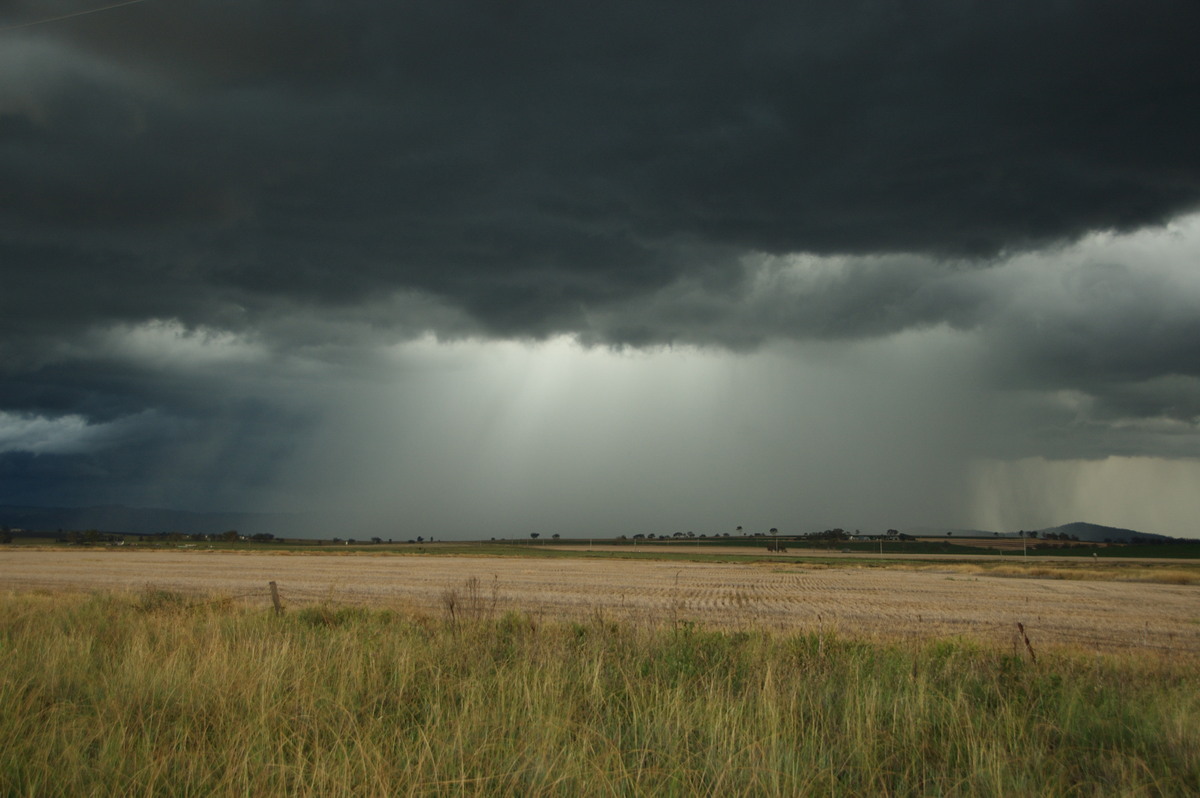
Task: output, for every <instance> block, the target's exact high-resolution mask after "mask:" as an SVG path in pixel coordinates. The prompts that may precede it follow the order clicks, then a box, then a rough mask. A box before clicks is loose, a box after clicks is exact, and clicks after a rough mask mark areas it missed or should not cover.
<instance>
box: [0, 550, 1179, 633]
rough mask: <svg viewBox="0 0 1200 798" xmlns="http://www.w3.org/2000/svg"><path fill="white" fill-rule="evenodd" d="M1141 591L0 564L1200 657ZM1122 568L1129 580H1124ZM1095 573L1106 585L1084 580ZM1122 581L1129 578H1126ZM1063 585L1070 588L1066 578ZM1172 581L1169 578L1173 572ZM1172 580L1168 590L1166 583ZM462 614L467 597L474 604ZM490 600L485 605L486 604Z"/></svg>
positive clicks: (158, 564) (936, 570) (1037, 581)
mask: <svg viewBox="0 0 1200 798" xmlns="http://www.w3.org/2000/svg"><path fill="white" fill-rule="evenodd" d="M1172 567H1175V568H1177V570H1178V571H1179V573H1178V577H1179V583H1178V584H1161V583H1148V582H1138V581H1130V580H1131V579H1136V577H1137V575H1138V574H1139V569H1142V568H1147V569H1150V570H1153V568H1154V566H1147V565H1143V564H1140V563H1119V564H1101V565H1093V564H1092V563H1086V562H1085V563H1080V564H1078V565H1076V564H1074V563H1051V564H1037V565H1031V566H1029V568H1031V569H1035V570H1037V569H1045V573H1044V577H1045V578H1032V579H1017V578H1012V577H1013V576H1028V575H1029V571H1027V570H1023V568H1024V566H1020V565H1017V564H1015V563H1013V564H1005V563H995V564H992V563H990V562H989V563H975V562H961V561H947V562H944V563H942V562H938V563H929V562H916V561H913V562H908V563H903V564H902V565H900V566H893V567H882V566H880V565H877V564H874V563H866V562H865V561H864V562H863V564H862V565H861V566H859V565H854V564H852V563H848V562H847V563H842V564H841V565H840V566H839V567H826V566H820V565H812V564H809V563H806V562H791V561H778V562H762V563H725V562H686V561H661V560H613V559H584V558H570V557H568V558H542V557H479V556H455V557H438V556H352V555H351V556H337V557H331V556H286V557H281V556H273V555H270V554H230V553H220V552H213V553H200V552H168V551H153V552H128V551H123V552H115V551H101V550H92V551H87V550H61V549H60V550H49V549H47V550H20V551H12V552H9V553H7V554H6V556H5V557H4V558H2V559H0V590H2V589H8V590H28V589H39V588H41V589H53V590H59V591H92V590H125V591H129V590H141V589H144V588H145V587H146V586H147V585H152V586H155V587H157V588H161V589H164V590H171V591H178V592H182V593H190V594H197V595H199V594H214V593H215V594H220V595H224V596H227V597H230V598H232V599H234V600H238V601H242V602H247V603H252V604H257V605H258V606H269V598H268V596H267V584H268V582H272V581H274V582H276V584H277V587H278V589H279V592H280V595H281V597H282V600H283V602H284V604H285V606H287V607H291V608H298V607H304V606H311V605H315V604H327V605H332V606H379V607H390V608H396V609H403V610H412V611H419V612H427V613H428V612H432V613H442V612H445V611H446V603H447V598H448V596H450V595H451V594H453V593H455V592H458V593H463V591H464V590H465V587H464V586H465V585H467V584H468V583H469V582H472V580H473V584H474V585H475V590H476V592H477V593H483V594H486V595H487V597H488V601H489V602H490V603H491V605H492V606H493V607H494V608H495V609H496V610H497V611H500V612H504V611H520V612H525V613H528V614H530V615H531V616H533V617H543V618H553V619H558V620H564V619H565V620H586V619H593V618H597V617H602V618H610V619H613V620H615V621H619V622H635V623H650V624H671V625H675V624H678V623H681V622H691V623H699V624H702V625H704V626H706V627H711V628H723V629H748V628H764V629H774V630H779V631H790V630H837V631H838V632H839V633H843V634H854V635H859V636H865V637H878V638H898V637H908V638H929V637H942V636H948V635H958V636H967V637H972V638H975V639H980V640H984V641H992V642H996V643H1001V644H1009V643H1011V641H1012V639H1013V635H1014V633H1015V629H1016V624H1017V623H1018V622H1020V623H1022V624H1024V625H1025V627H1026V628H1027V629H1028V630H1029V633H1030V635H1031V637H1032V639H1033V640H1034V642H1035V644H1036V645H1039V646H1050V645H1061V646H1081V647H1085V648H1088V647H1090V648H1097V649H1114V648H1122V647H1140V648H1146V647H1157V648H1159V649H1161V650H1163V651H1177V650H1178V651H1200V627H1198V625H1197V624H1196V623H1195V621H1196V618H1197V617H1198V615H1200V612H1198V610H1197V607H1198V606H1200V587H1198V586H1197V585H1196V584H1194V582H1193V578H1192V572H1191V571H1188V570H1187V569H1185V568H1178V567H1177V566H1174V564H1172ZM1122 569H1124V570H1122ZM1085 570H1094V571H1095V573H1091V574H1085V573H1084V571H1085ZM1113 574H1118V576H1113ZM1064 575H1065V576H1064ZM1160 576H1161V572H1160ZM1161 581H1162V580H1161V579H1159V582H1161ZM460 600H461V599H460ZM477 600H479V599H477Z"/></svg>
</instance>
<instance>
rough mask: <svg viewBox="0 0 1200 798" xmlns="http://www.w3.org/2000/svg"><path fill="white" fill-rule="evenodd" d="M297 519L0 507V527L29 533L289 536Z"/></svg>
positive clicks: (287, 516)
mask: <svg viewBox="0 0 1200 798" xmlns="http://www.w3.org/2000/svg"><path fill="white" fill-rule="evenodd" d="M298 519H299V516H296V515H291V514H287V513H242V512H219V513H195V512H188V511H185V510H168V509H164V508H155V507H126V506H124V505H120V504H109V505H98V506H94V507H22V506H17V505H0V526H6V527H8V528H10V529H25V530H28V531H31V532H55V531H57V530H60V529H61V530H64V531H66V530H78V531H83V530H88V529H95V530H98V531H100V532H108V533H115V534H121V533H124V534H135V535H153V534H157V533H159V532H182V533H184V534H188V535H196V534H208V535H215V534H220V533H221V532H225V531H227V530H230V529H236V530H237V531H239V532H241V533H243V534H247V535H254V534H258V533H260V532H269V533H271V534H273V535H276V536H283V535H287V534H289V530H290V529H292V528H294V527H295V526H296V525H297V521H298Z"/></svg>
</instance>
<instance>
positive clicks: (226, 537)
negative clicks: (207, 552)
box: [221, 529, 239, 543]
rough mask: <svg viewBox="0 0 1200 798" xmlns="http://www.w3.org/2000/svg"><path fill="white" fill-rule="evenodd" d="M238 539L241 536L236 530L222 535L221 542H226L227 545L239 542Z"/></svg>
mask: <svg viewBox="0 0 1200 798" xmlns="http://www.w3.org/2000/svg"><path fill="white" fill-rule="evenodd" d="M238 537H239V535H238V531H237V530H236V529H230V530H229V531H227V532H222V533H221V540H223V541H225V542H226V543H234V542H236V541H237V539H238Z"/></svg>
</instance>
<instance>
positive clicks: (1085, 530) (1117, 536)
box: [901, 521, 1175, 543]
mask: <svg viewBox="0 0 1200 798" xmlns="http://www.w3.org/2000/svg"><path fill="white" fill-rule="evenodd" d="M901 531H902V532H904V533H906V534H909V535H913V536H914V537H959V538H973V537H975V538H980V537H993V536H999V537H1002V538H1015V537H1018V536H1019V535H1020V531H1017V530H1013V531H1011V532H993V531H992V530H990V529H953V528H947V527H925V526H917V527H909V528H907V529H903V530H901ZM1028 531H1034V530H1028ZM1036 531H1037V536H1038V537H1039V538H1045V537H1046V535H1048V534H1052V535H1055V536H1060V535H1067V536H1068V537H1069V536H1072V535H1074V536H1075V537H1076V538H1078V539H1079V540H1080V541H1087V542H1089V543H1103V542H1104V541H1106V540H1110V541H1113V542H1114V543H1115V542H1119V541H1125V542H1129V541H1132V540H1133V539H1134V538H1140V539H1142V540H1174V539H1175V538H1172V537H1170V536H1168V535H1158V534H1155V533H1153V532H1138V531H1136V530H1133V529H1122V528H1120V527H1115V526H1102V525H1101V524H1089V523H1087V522H1085V521H1074V522H1072V523H1070V524H1062V525H1061V526H1051V527H1046V528H1045V529H1038V530H1036Z"/></svg>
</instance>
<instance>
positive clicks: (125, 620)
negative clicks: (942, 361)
mask: <svg viewBox="0 0 1200 798" xmlns="http://www.w3.org/2000/svg"><path fill="white" fill-rule="evenodd" d="M1039 655H1040V656H1039V660H1038V663H1037V664H1033V663H1031V662H1029V661H1028V659H1026V658H1023V657H1018V656H1015V655H1013V653H1012V652H1010V651H998V650H992V649H988V648H983V647H980V646H978V645H977V644H972V643H970V642H967V641H962V640H948V641H934V642H911V643H905V642H903V641H897V642H890V643H889V642H866V641H861V640H854V639H847V638H843V637H839V636H837V635H834V634H830V633H810V634H794V635H780V634H771V633H768V632H765V631H754V630H751V631H745V632H715V631H708V630H704V629H700V628H696V627H692V626H690V625H686V624H684V625H678V626H665V627H651V626H637V625H630V624H626V623H614V622H610V621H607V620H605V619H603V618H600V617H597V618H596V619H594V620H593V621H592V622H589V623H586V624H568V623H562V624H559V623H546V624H542V623H539V622H535V621H533V620H531V619H530V618H529V617H528V616H524V615H521V614H515V613H509V614H506V615H503V616H501V617H494V616H492V615H491V614H490V613H480V614H477V615H475V616H471V615H467V614H464V613H462V612H458V613H456V615H455V617H454V618H453V619H452V620H451V619H450V618H430V617H421V616H410V615H401V614H397V613H394V612H390V611H387V610H363V609H347V608H342V609H334V608H311V609H308V610H302V611H299V612H289V613H287V614H285V615H284V616H282V617H274V616H272V615H270V614H268V613H266V612H264V611H261V610H255V611H251V610H247V609H245V608H238V607H234V606H224V605H220V604H211V603H210V604H204V605H200V606H193V605H191V604H190V603H189V602H188V601H185V600H183V599H181V598H179V597H176V596H173V595H171V594H166V593H147V594H144V595H141V596H136V597H131V596H123V595H94V596H88V597H69V596H38V595H9V596H0V708H2V710H3V714H2V715H0V794H2V795H14V796H21V795H25V796H56V795H62V796H77V795H94V796H105V795H121V796H126V795H139V796H154V795H170V796H190V795H213V794H236V795H254V796H261V795H302V796H303V795H313V796H316V795H320V796H385V795H386V796H392V795H522V796H525V795H562V796H576V795H688V796H690V795H804V794H818V793H819V794H835V795H867V794H881V795H930V794H943V795H966V794H970V795H1006V796H1007V795H1014V794H1021V795H1065V794H1078V795H1092V794H1122V795H1138V794H1145V795H1159V794H1162V795H1171V794H1195V793H1197V792H1200V691H1198V690H1197V688H1198V687H1200V676H1198V675H1197V668H1196V665H1197V662H1196V661H1195V659H1191V660H1187V661H1175V660H1169V659H1163V658H1160V657H1159V656H1157V655H1128V654H1127V655H1089V654H1084V653H1082V652H1076V653H1071V652H1039Z"/></svg>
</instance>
